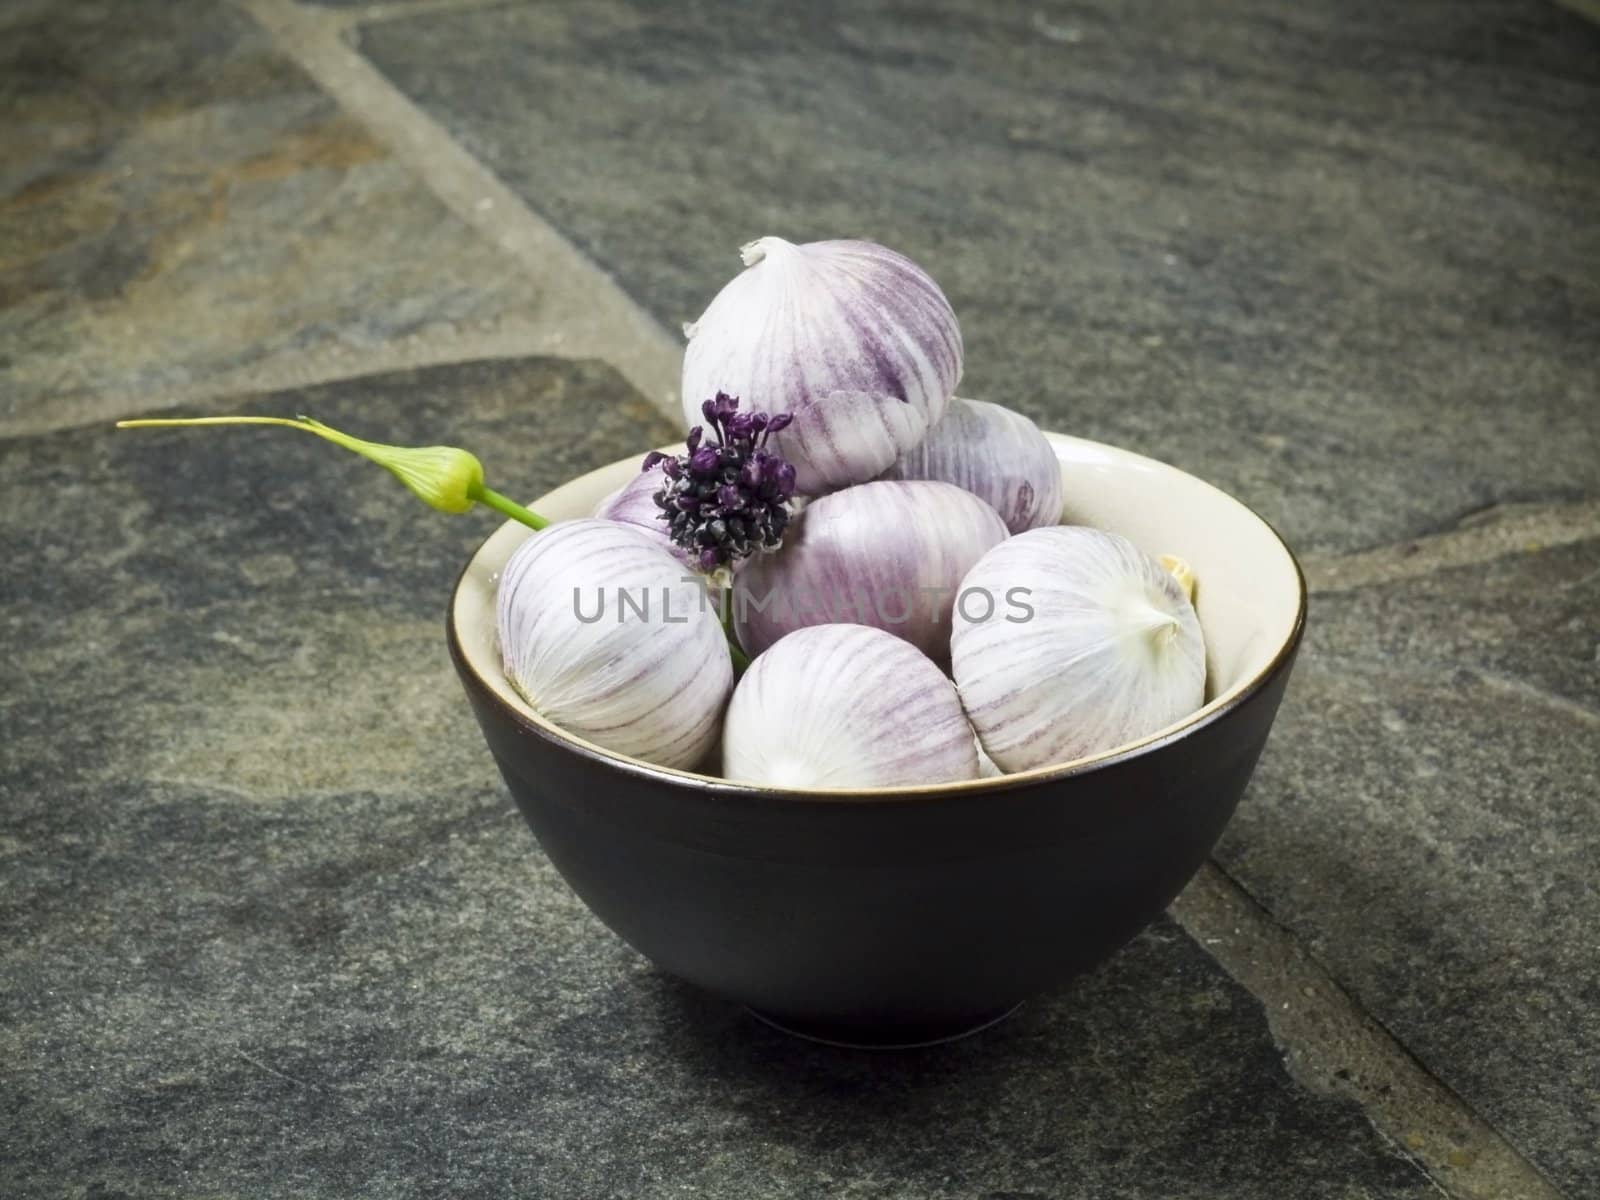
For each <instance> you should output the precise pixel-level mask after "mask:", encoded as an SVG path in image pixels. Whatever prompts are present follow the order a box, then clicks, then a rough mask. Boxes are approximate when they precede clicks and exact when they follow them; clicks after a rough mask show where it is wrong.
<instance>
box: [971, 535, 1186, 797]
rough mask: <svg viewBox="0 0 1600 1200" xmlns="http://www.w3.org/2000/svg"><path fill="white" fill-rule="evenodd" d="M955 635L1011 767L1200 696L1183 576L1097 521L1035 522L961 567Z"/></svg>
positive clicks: (980, 716)
mask: <svg viewBox="0 0 1600 1200" xmlns="http://www.w3.org/2000/svg"><path fill="white" fill-rule="evenodd" d="M950 649H951V669H952V673H953V674H954V676H955V681H956V687H957V689H958V690H959V691H960V693H961V701H962V703H963V705H965V707H966V710H967V716H968V717H969V718H970V719H971V721H972V726H973V728H974V729H976V730H977V732H978V737H979V738H980V739H981V740H982V742H983V748H984V750H985V751H987V753H988V754H989V757H991V758H992V759H994V761H995V763H996V764H997V765H998V766H999V767H1000V768H1001V769H1002V770H1005V771H1026V770H1028V769H1030V768H1033V767H1043V766H1049V765H1051V764H1054V763H1062V762H1068V761H1071V760H1072V759H1076V758H1082V757H1084V756H1086V755H1090V754H1096V753H1099V752H1100V751H1103V750H1110V749H1112V748H1113V747H1116V746H1120V745H1123V744H1125V743H1127V742H1132V741H1136V740H1138V739H1139V738H1142V737H1145V736H1146V735H1148V734H1152V733H1155V732H1156V731H1157V730H1159V729H1163V728H1165V727H1166V726H1168V725H1170V724H1172V723H1173V722H1174V721H1177V720H1179V719H1180V718H1182V717H1184V716H1186V715H1188V714H1189V713H1191V712H1193V711H1194V710H1195V709H1197V708H1199V707H1200V706H1201V704H1203V703H1204V702H1205V682H1206V658H1205V641H1204V638H1203V636H1202V634H1201V630H1200V622H1199V619H1198V618H1197V617H1196V616H1195V612H1194V607H1193V605H1191V604H1190V603H1189V598H1188V596H1186V595H1185V594H1184V589H1183V587H1182V586H1181V585H1180V584H1179V582H1178V581H1177V579H1175V578H1174V577H1173V575H1172V573H1171V572H1170V571H1168V570H1167V569H1166V568H1164V567H1163V566H1162V565H1161V564H1160V563H1159V562H1157V561H1156V560H1155V559H1154V558H1152V557H1151V556H1150V555H1148V554H1145V553H1144V552H1143V551H1141V550H1139V549H1138V547H1136V546H1134V544H1133V543H1132V542H1130V541H1128V540H1127V539H1126V538H1124V537H1121V536H1119V535H1117V534H1114V533H1106V532H1103V531H1101V530H1098V529H1085V528H1081V527H1077V526H1061V525H1058V526H1053V527H1050V528H1046V529H1033V530H1029V531H1028V532H1026V533H1019V534H1018V535H1016V536H1015V537H1013V538H1009V539H1008V540H1006V541H1004V542H1002V543H1001V544H1000V545H998V546H996V547H995V548H994V549H993V550H991V551H989V553H987V554H985V555H984V556H983V558H982V559H981V560H980V561H979V562H978V564H977V565H976V566H975V567H973V568H972V570H971V571H970V572H968V573H967V577H966V578H965V579H964V580H963V581H962V584H961V596H960V598H959V600H958V602H957V605H956V613H955V616H954V627H953V629H952V632H951V639H950Z"/></svg>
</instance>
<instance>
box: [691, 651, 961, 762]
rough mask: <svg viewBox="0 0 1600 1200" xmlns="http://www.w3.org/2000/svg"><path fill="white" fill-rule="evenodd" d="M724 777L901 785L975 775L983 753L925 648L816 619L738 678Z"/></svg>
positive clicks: (726, 733)
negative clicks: (916, 647) (980, 753)
mask: <svg viewBox="0 0 1600 1200" xmlns="http://www.w3.org/2000/svg"><path fill="white" fill-rule="evenodd" d="M722 773H723V774H724V775H726V776H727V777H728V778H729V779H734V780H742V781H745V782H748V783H765V784H773V785H776V786H779V787H791V788H853V787H894V786H897V785H910V784H928V783H947V782H950V781H952V780H959V779H976V778H977V776H978V754H977V744H976V743H975V741H974V740H973V736H972V727H971V726H970V725H969V724H968V723H967V718H966V715H965V714H964V713H963V712H962V711H961V701H960V699H959V698H958V697H957V696H956V690H955V688H954V687H952V686H951V684H950V681H949V680H948V679H946V678H945V676H944V673H943V672H942V671H940V670H939V668H938V667H936V666H934V665H933V663H932V662H931V661H929V660H928V659H927V658H926V657H925V656H924V655H923V654H922V653H921V652H920V651H918V650H917V649H915V648H914V647H912V646H911V645H909V644H907V643H906V642H904V641H902V640H901V639H900V638H897V637H893V636H891V635H889V634H887V633H884V632H883V631H882V630H878V629H869V628H867V627H866V626H864V625H814V626H812V627H811V628H809V629H802V630H800V631H799V632H798V633H792V634H790V635H789V636H788V637H786V638H784V639H783V640H782V641H781V642H779V643H778V644H777V645H776V646H774V647H772V649H770V650H768V651H767V652H766V653H764V654H762V655H761V656H760V657H759V658H757V659H756V660H755V662H754V663H752V664H751V666H750V669H749V670H748V671H746V672H745V674H744V678H743V679H741V680H740V681H739V686H738V687H737V688H736V689H735V690H734V693H733V700H732V701H731V702H729V704H728V715H727V719H726V720H725V721H724V723H723V729H722Z"/></svg>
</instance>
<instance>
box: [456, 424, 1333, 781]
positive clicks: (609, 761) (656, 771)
mask: <svg viewBox="0 0 1600 1200" xmlns="http://www.w3.org/2000/svg"><path fill="white" fill-rule="evenodd" d="M1049 436H1051V437H1052V438H1065V439H1069V440H1071V441H1074V442H1081V443H1084V444H1087V445H1091V446H1095V447H1098V448H1101V449H1106V450H1111V451H1114V452H1115V453H1117V454H1119V455H1125V456H1127V457H1129V458H1132V459H1138V460H1140V461H1142V462H1145V463H1150V464H1153V465H1155V466H1158V467H1161V468H1163V469H1165V470H1169V471H1176V472H1178V473H1179V474H1181V475H1185V476H1187V477H1188V478H1189V479H1192V480H1194V481H1195V482H1196V483H1198V484H1200V485H1201V486H1203V487H1207V488H1210V489H1211V490H1212V491H1214V492H1217V493H1218V494H1220V495H1221V496H1223V497H1224V498H1225V499H1227V500H1228V501H1229V502H1230V503H1233V504H1236V505H1238V506H1239V507H1240V508H1242V509H1243V510H1244V511H1245V512H1247V513H1249V514H1250V515H1251V516H1252V517H1254V518H1255V519H1256V520H1257V521H1259V522H1260V523H1261V524H1262V526H1263V527H1264V528H1265V529H1266V530H1267V532H1268V533H1270V534H1271V535H1272V537H1273V539H1274V540H1275V541H1276V542H1277V543H1278V545H1279V546H1280V547H1281V548H1282V550H1283V552H1284V555H1285V556H1286V557H1287V559H1288V561H1289V564H1290V566H1292V567H1293V568H1294V579H1295V600H1296V605H1295V616H1294V622H1293V624H1292V625H1291V626H1290V629H1289V634H1288V636H1287V637H1286V638H1284V640H1283V641H1282V643H1281V644H1280V645H1279V646H1278V647H1277V649H1276V650H1275V651H1274V652H1273V654H1272V656H1271V658H1269V659H1268V660H1267V662H1266V663H1265V664H1264V665H1263V666H1262V667H1261V668H1260V669H1259V670H1257V671H1256V672H1255V673H1254V674H1253V675H1251V676H1250V677H1249V678H1248V679H1247V680H1245V681H1244V682H1243V683H1242V684H1235V685H1233V686H1232V687H1231V688H1230V689H1229V692H1230V694H1229V695H1227V696H1226V697H1225V698H1223V699H1221V700H1220V702H1217V701H1213V702H1212V703H1208V704H1206V705H1204V706H1202V707H1201V708H1198V709H1196V710H1195V711H1194V712H1193V713H1191V714H1189V715H1188V716H1186V717H1183V718H1182V719H1180V720H1178V721H1175V722H1174V723H1173V724H1171V725H1168V726H1166V727H1165V728H1163V729H1158V730H1156V731H1155V732H1154V733H1151V734H1148V735H1146V736H1145V737H1143V738H1140V739H1138V740H1137V741H1133V742H1125V743H1123V744H1122V745H1120V746H1113V747H1111V748H1110V749H1108V750H1102V751H1100V752H1099V753H1097V754H1092V755H1088V756H1085V757H1083V758H1077V759H1072V760H1070V761H1068V762H1065V763H1056V764H1052V765H1050V766H1044V767H1034V768H1031V769H1029V770H1027V771H1017V772H1014V773H1011V774H1005V775H998V776H992V777H989V778H983V779H961V780H954V781H951V782H946V783H924V784H899V785H896V786H893V787H854V788H849V787H846V788H796V787H785V786H782V785H778V784H765V783H748V782H742V781H738V780H732V779H724V778H721V777H720V776H716V775H707V774H703V773H701V772H698V771H685V770H681V769H679V768H676V767H663V766H659V765H657V764H655V763H651V762H646V761H645V760H644V759H640V758H634V757H632V756H630V755H626V754H619V753H617V752H616V751H613V750H608V749H606V748H605V747H603V746H600V745H597V744H596V743H594V742H590V741H588V740H586V739H584V738H581V737H578V736H576V735H575V734H571V733H568V732H567V731H566V730H564V729H562V728H560V727H559V726H557V725H555V724H553V723H551V722H549V721H547V720H545V719H544V718H543V717H541V716H540V715H539V714H538V713H537V712H535V711H534V710H533V709H532V708H531V707H524V706H522V705H517V704H512V703H511V702H510V701H508V700H507V699H506V697H505V695H504V694H503V692H502V691H501V689H500V688H499V687H496V686H495V685H493V684H491V683H490V682H489V681H488V680H486V679H484V678H483V675H482V673H481V672H480V671H479V670H478V668H477V666H476V664H474V663H473V662H472V661H471V659H470V658H469V657H468V654H467V652H466V650H465V649H464V648H463V646H462V644H461V638H460V635H459V633H458V631H457V629H456V607H457V599H458V597H459V596H460V594H461V589H462V586H463V584H464V583H465V582H466V580H467V576H468V574H469V573H470V572H471V570H472V567H473V564H474V563H476V562H477V560H478V556H479V555H480V554H481V553H482V552H483V549H484V547H485V546H486V545H487V544H488V542H489V541H490V540H491V539H492V538H494V537H495V536H497V535H498V534H499V532H500V531H501V530H502V529H504V528H505V527H506V526H507V525H514V524H516V522H514V521H509V520H508V521H505V522H502V523H501V524H500V525H497V526H496V527H495V528H494V529H493V530H491V531H490V532H489V534H488V535H486V536H485V537H484V538H483V540H482V541H480V542H479V543H478V545H477V547H476V548H475V549H474V550H473V551H472V553H471V554H469V555H468V556H467V561H466V562H465V563H464V564H463V565H462V568H461V570H460V572H459V573H458V574H457V576H456V581H455V584H454V586H453V587H452V588H451V589H450V602H449V606H448V608H447V610H446V616H445V636H446V640H447V641H448V643H449V647H450V657H451V659H452V661H453V662H454V663H455V666H456V670H457V672H458V673H459V674H461V675H462V676H463V679H464V680H465V679H470V681H471V684H472V685H473V686H474V687H475V688H476V689H477V692H478V694H479V695H480V696H481V697H482V698H484V699H486V700H487V701H488V702H489V703H490V704H491V705H493V706H494V708H495V709H496V710H497V711H498V713H499V715H500V716H502V717H503V718H505V719H507V720H509V721H510V722H511V723H512V724H513V725H515V726H516V727H517V728H518V729H519V730H520V731H521V732H523V733H524V734H527V735H531V736H534V737H537V738H539V739H540V740H541V741H544V742H547V743H549V744H551V745H552V746H553V747H554V748H556V749H558V750H562V751H565V752H568V753H571V754H574V755H576V756H577V757H579V758H581V759H584V760H586V761H588V762H590V763H592V764H593V765H595V766H598V767H601V768H604V769H606V770H609V771H613V772H616V773H618V774H622V775H625V776H630V777H633V778H638V779H643V780H647V781H649V782H652V783H657V784H662V785H666V786H676V787H684V788H686V789H688V790H690V791H693V792H696V793H699V794H703V795H711V796H721V797H725V798H728V799H735V798H736V799H738V800H740V801H745V802H748V801H752V800H754V801H758V802H766V803H774V802H794V801H818V800H821V801H826V802H828V803H833V804H851V803H855V804H881V803H904V802H907V801H915V800H926V799H936V798H947V797H955V796H962V795H972V794H981V795H987V794H997V793H1002V792H1007V791H1011V790H1013V789H1016V788H1019V787H1028V786H1032V785H1034V784H1039V783H1050V782H1054V781H1057V780H1065V779H1072V778H1075V777H1077V776H1080V775H1085V774H1088V773H1090V772H1093V771H1100V770H1104V769H1108V768H1111V767H1115V766H1118V765H1120V764H1122V763H1125V762H1127V761H1129V760H1132V759H1136V758H1141V757H1144V756H1146V755H1149V754H1154V753H1155V752H1157V751H1159V750H1161V749H1162V748H1163V747H1165V746H1169V745H1171V744H1173V743H1174V742H1178V741H1182V740H1183V739H1185V738H1187V737H1188V736H1190V735H1191V734H1194V733H1197V732H1199V731H1200V730H1203V729H1206V728H1209V727H1210V726H1212V725H1214V724H1216V723H1217V722H1219V721H1222V720H1224V719H1225V718H1226V717H1228V716H1229V715H1230V714H1232V713H1233V712H1235V711H1237V710H1238V709H1239V708H1240V707H1242V706H1243V705H1245V704H1247V703H1248V702H1249V701H1250V700H1251V698H1252V697H1254V696H1255V695H1256V694H1257V693H1258V692H1260V691H1261V690H1262V689H1263V688H1265V687H1266V686H1267V685H1268V684H1269V683H1270V682H1271V681H1272V680H1273V678H1274V677H1276V676H1277V675H1278V674H1279V672H1281V671H1282V670H1283V669H1284V667H1285V666H1286V664H1287V663H1288V662H1289V661H1290V660H1291V659H1292V658H1293V657H1294V654H1295V651H1296V650H1297V649H1298V648H1299V645H1300V641H1301V638H1302V635H1303V634H1304V632H1305V625H1306V611H1307V608H1308V593H1309V589H1308V587H1307V585H1306V576H1305V570H1304V568H1302V567H1301V565H1300V560H1299V559H1298V558H1296V557H1295V553H1294V551H1293V550H1292V549H1291V548H1290V546H1289V544H1288V542H1286V541H1285V540H1284V538H1283V535H1282V534H1280V533H1279V532H1278V530H1277V528H1276V527H1275V526H1274V525H1273V524H1272V522H1270V521H1268V520H1267V519H1266V518H1265V517H1263V516H1262V515H1261V514H1260V513H1259V512H1257V511H1256V510H1255V509H1254V508H1252V507H1251V506H1250V505H1248V504H1246V503H1245V502H1244V501H1242V500H1240V499H1238V498H1237V497H1236V496H1233V495H1232V494H1230V493H1228V492H1225V491H1223V490H1222V489H1221V488H1219V487H1217V486H1216V485H1215V484H1213V483H1210V482H1208V481H1207V480H1204V479H1201V478H1200V477H1199V476H1198V475H1191V474H1189V472H1187V471H1184V470H1183V469H1182V468H1181V467H1175V466H1173V465H1172V464H1171V463H1166V462H1162V461H1161V460H1160V459H1156V458H1151V457H1149V456H1148V455H1143V454H1139V453H1137V452H1136V451H1132V450H1125V449H1123V448H1122V447H1120V446H1113V445H1111V444H1109V443H1106V442H1094V441H1092V440H1090V439H1088V438H1078V437H1074V436H1072V435H1070V434H1060V433H1051V434H1050V435H1049ZM665 449H668V450H670V449H672V447H671V446H668V447H665ZM630 457H631V456H630ZM622 461H626V459H618V460H617V462H622ZM615 465H616V464H615V463H609V464H603V465H602V466H600V467H597V468H595V470H596V471H603V470H606V469H608V467H611V466H615ZM591 473H592V472H585V473H584V474H585V475H587V474H591ZM582 478H584V475H578V476H574V477H573V479H571V480H567V481H565V482H567V483H573V482H576V481H577V480H579V479H582Z"/></svg>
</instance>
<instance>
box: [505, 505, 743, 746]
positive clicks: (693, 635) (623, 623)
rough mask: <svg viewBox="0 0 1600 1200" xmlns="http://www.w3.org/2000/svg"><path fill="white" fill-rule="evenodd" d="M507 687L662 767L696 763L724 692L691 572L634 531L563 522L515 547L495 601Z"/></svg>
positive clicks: (726, 666) (590, 736)
mask: <svg viewBox="0 0 1600 1200" xmlns="http://www.w3.org/2000/svg"><path fill="white" fill-rule="evenodd" d="M496 608H497V617H498V627H499V635H500V655H501V661H502V663H503V664H504V666H505V672H506V676H507V678H508V679H510V681H511V683H512V685H513V686H514V687H515V688H516V689H517V691H518V693H520V694H521V696H522V697H523V699H525V700H526V701H527V702H528V703H529V704H530V705H532V706H533V708H534V709H535V710H536V711H537V712H538V713H539V714H540V715H542V716H543V717H545V718H546V719H547V720H549V721H550V722H551V723H552V724H554V725H556V726H558V727H560V728H561V729H564V730H566V731H567V732H568V733H572V734H576V735H577V736H578V737H581V738H585V739H587V740H589V741H591V742H594V743H595V744H596V745H599V746H603V747H605V748H606V749H607V750H614V751H616V752H617V753H618V754H626V755H630V756H631V757H633V758H641V759H644V760H645V761H646V762H652V763H656V764H658V765H659V766H663V767H681V768H689V767H694V766H696V765H697V764H698V763H700V762H701V760H702V759H704V758H705V757H706V755H707V754H708V753H709V752H710V750H711V747H712V745H713V744H714V743H715V742H716V739H717V731H718V728H719V726H720V723H721V717H722V709H723V704H724V703H725V702H726V700H727V698H728V694H729V693H730V692H731V691H732V690H733V663H732V660H731V659H730V657H729V653H728V644H727V641H726V639H725V637H724V635H723V632H722V626H721V623H720V622H719V620H718V619H717V613H716V610H715V609H714V608H712V607H711V604H710V603H709V600H708V598H707V596H706V591H705V586H704V584H703V582H702V581H701V579H700V577H699V576H697V575H694V574H693V573H691V572H689V571H688V570H686V569H685V567H684V565H683V564H682V563H681V562H679V561H678V560H677V559H675V558H673V557H672V555H670V554H668V553H667V551H666V550H665V549H664V548H663V547H662V545H661V544H660V542H659V541H656V540H654V539H653V538H652V537H651V536H650V535H649V534H646V533H644V532H642V531H641V530H638V529H634V528H631V527H629V526H627V525H623V524H619V523H617V522H615V521H606V520H596V519H594V518H584V519H580V520H576V521H562V522H559V523H557V524H555V525H551V526H550V527H549V528H547V529H544V530H542V531H540V532H539V533H536V534H534V535H533V536H532V537H530V538H528V540H527V541H525V542H523V543H522V545H521V546H519V547H518V548H517V550H516V552H515V553H513V554H512V556H511V559H510V561H509V562H507V563H506V567H505V570H504V572H502V574H501V576H500V585H499V592H498V594H497V598H496Z"/></svg>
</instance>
